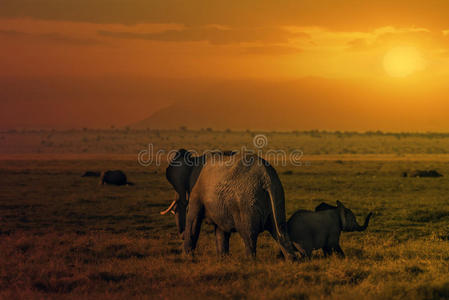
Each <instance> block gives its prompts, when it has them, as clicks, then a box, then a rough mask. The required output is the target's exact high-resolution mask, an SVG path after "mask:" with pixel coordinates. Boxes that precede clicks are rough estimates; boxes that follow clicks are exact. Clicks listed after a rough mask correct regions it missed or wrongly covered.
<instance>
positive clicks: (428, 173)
mask: <svg viewBox="0 0 449 300" xmlns="http://www.w3.org/2000/svg"><path fill="white" fill-rule="evenodd" d="M408 176H409V177H443V175H441V174H440V173H438V171H436V170H414V171H411V172H410V173H409V174H408ZM403 177H407V176H403Z"/></svg>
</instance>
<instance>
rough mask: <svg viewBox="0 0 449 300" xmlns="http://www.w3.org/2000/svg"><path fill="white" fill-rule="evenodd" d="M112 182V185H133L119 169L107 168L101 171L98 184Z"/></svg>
mask: <svg viewBox="0 0 449 300" xmlns="http://www.w3.org/2000/svg"><path fill="white" fill-rule="evenodd" d="M104 184H112V185H134V183H132V182H129V181H128V179H127V178H126V175H125V173H124V172H123V171H121V170H113V171H111V170H108V171H105V172H102V173H101V176H100V185H104Z"/></svg>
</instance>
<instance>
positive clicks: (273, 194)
mask: <svg viewBox="0 0 449 300" xmlns="http://www.w3.org/2000/svg"><path fill="white" fill-rule="evenodd" d="M266 170H267V175H268V176H267V177H266V181H265V190H266V191H267V193H268V196H269V198H270V206H271V210H272V214H273V227H274V228H273V229H272V235H273V236H276V239H277V241H278V243H279V246H280V247H281V251H282V252H283V254H284V256H285V258H287V259H289V260H295V259H296V255H295V250H294V246H293V244H292V242H291V241H290V237H289V236H288V234H287V222H286V220H285V196H284V189H283V188H282V183H281V180H280V179H279V177H278V175H277V173H276V171H275V170H274V168H273V167H272V166H270V165H268V166H266Z"/></svg>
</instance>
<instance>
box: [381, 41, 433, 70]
mask: <svg viewBox="0 0 449 300" xmlns="http://www.w3.org/2000/svg"><path fill="white" fill-rule="evenodd" d="M383 66H384V69H385V71H386V72H387V74H388V75H390V76H392V77H406V76H408V75H410V74H412V73H414V72H415V71H418V70H422V69H423V68H424V66H425V62H424V59H423V57H422V56H421V53H420V52H419V51H418V50H417V49H416V48H414V47H395V48H392V49H390V50H389V51H388V52H387V53H386V54H385V56H384V60H383Z"/></svg>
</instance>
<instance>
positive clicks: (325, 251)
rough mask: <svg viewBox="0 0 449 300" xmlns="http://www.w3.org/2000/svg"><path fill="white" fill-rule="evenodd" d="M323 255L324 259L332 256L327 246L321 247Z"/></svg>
mask: <svg viewBox="0 0 449 300" xmlns="http://www.w3.org/2000/svg"><path fill="white" fill-rule="evenodd" d="M323 254H324V257H328V256H329V255H331V254H332V248H331V247H328V246H324V247H323Z"/></svg>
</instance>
